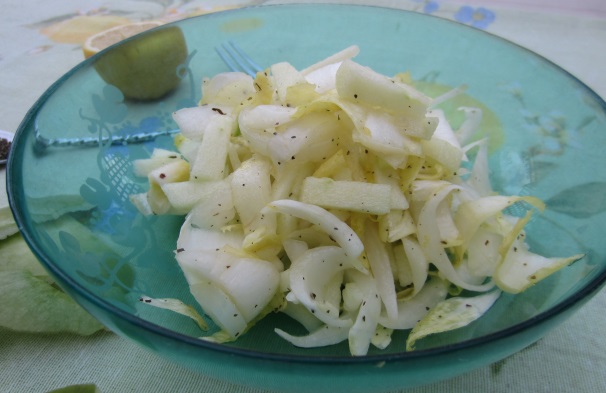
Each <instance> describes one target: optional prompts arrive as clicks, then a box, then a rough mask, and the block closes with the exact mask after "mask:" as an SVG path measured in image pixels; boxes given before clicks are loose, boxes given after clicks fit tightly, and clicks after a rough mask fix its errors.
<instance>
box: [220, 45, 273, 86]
mask: <svg viewBox="0 0 606 393" xmlns="http://www.w3.org/2000/svg"><path fill="white" fill-rule="evenodd" d="M215 51H216V52H217V54H218V55H219V57H220V58H221V60H223V62H224V63H225V64H226V65H227V66H228V67H229V69H231V70H232V71H241V72H245V73H247V74H248V75H250V76H252V77H253V78H254V77H255V75H257V72H259V71H262V70H263V69H262V68H261V66H260V65H258V64H257V63H256V62H255V61H254V60H253V59H252V58H251V57H250V56H248V55H247V54H246V52H244V50H242V48H240V47H239V46H238V45H236V43H235V42H233V41H228V42H227V43H225V44H222V45H221V46H217V47H215Z"/></svg>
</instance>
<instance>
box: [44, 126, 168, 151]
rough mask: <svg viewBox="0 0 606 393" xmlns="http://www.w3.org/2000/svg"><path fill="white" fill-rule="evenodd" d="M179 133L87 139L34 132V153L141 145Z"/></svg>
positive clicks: (157, 132) (154, 133)
mask: <svg viewBox="0 0 606 393" xmlns="http://www.w3.org/2000/svg"><path fill="white" fill-rule="evenodd" d="M177 132H179V130H178V129H175V130H166V131H155V132H141V133H136V134H130V135H124V136H117V137H107V136H106V137H102V138H95V137H87V138H54V139H52V138H46V137H44V136H42V135H40V133H39V132H36V141H35V148H36V151H44V150H46V149H47V148H49V147H95V146H99V144H100V143H101V144H106V143H108V142H111V144H112V145H126V144H130V143H143V142H148V141H152V140H154V139H156V138H158V137H160V136H166V135H172V134H176V133H177Z"/></svg>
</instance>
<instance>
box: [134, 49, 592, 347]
mask: <svg viewBox="0 0 606 393" xmlns="http://www.w3.org/2000/svg"><path fill="white" fill-rule="evenodd" d="M358 51H359V50H358V48H357V47H356V46H352V47H349V48H347V49H345V50H343V51H341V52H338V53H336V54H334V55H332V56H330V57H329V58H327V59H325V60H322V61H320V62H318V63H316V64H314V65H312V66H310V67H309V68H307V69H304V70H297V69H295V68H294V67H293V66H292V65H291V64H289V63H286V62H283V63H277V64H274V65H272V66H270V67H269V68H267V69H266V70H265V71H264V72H260V73H258V74H257V75H256V77H255V78H252V77H250V76H248V75H246V74H243V73H237V72H226V73H221V74H218V75H216V76H214V77H212V78H209V79H205V80H204V81H203V84H202V97H203V98H202V100H201V102H200V105H199V106H197V107H194V108H186V109H181V110H179V111H177V112H175V113H174V120H175V121H176V123H177V125H178V126H179V129H180V133H179V134H178V135H177V136H176V137H175V140H174V142H175V151H168V150H163V149H155V150H154V151H153V152H152V153H151V156H150V157H149V158H146V159H140V160H136V161H135V162H134V167H135V171H136V174H137V175H139V176H145V177H147V178H148V179H149V190H148V191H147V192H145V193H143V194H137V195H132V197H131V200H132V202H133V203H134V204H135V205H136V206H137V207H138V209H139V210H140V211H141V212H142V213H143V214H178V215H184V216H185V220H184V223H183V226H182V228H181V231H180V234H179V238H178V241H177V244H176V247H175V250H176V251H175V257H176V261H177V262H178V264H179V266H180V267H181V269H182V270H183V273H184V275H185V278H186V279H187V282H188V284H189V287H190V291H191V293H192V294H193V296H194V297H195V299H196V300H197V302H199V304H200V306H201V307H202V309H203V310H204V313H205V314H206V315H207V316H208V317H210V318H211V319H212V321H213V322H214V323H215V324H216V325H217V326H219V328H220V331H219V332H217V333H214V334H212V335H210V336H208V337H204V339H206V340H212V341H215V342H226V341H231V340H235V339H237V338H238V337H239V336H241V335H242V334H244V333H245V332H246V331H247V330H248V329H250V328H251V327H252V326H253V325H254V324H255V323H256V322H257V321H258V320H259V319H261V318H263V317H265V316H266V315H268V314H269V313H273V312H283V313H286V314H287V315H289V316H290V317H292V318H294V319H295V320H297V321H298V322H300V323H301V324H302V325H303V326H304V327H305V328H306V329H307V331H308V334H306V335H303V336H298V335H297V336H295V335H292V334H290V333H289V332H287V331H284V330H282V329H280V327H276V328H275V332H276V334H277V336H279V337H281V338H282V339H285V340H287V341H289V342H290V343H292V344H293V345H295V346H299V347H317V346H327V345H332V344H336V343H340V342H342V341H347V342H348V344H349V349H350V352H351V354H352V355H354V356H361V355H365V354H366V353H367V351H368V349H369V348H370V346H371V345H372V346H376V347H378V348H381V349H382V348H385V347H387V346H388V345H390V343H391V340H392V339H391V338H392V333H393V332H394V331H395V330H410V333H409V334H408V338H407V341H406V343H405V344H404V343H394V345H402V346H404V345H406V349H407V350H413V349H414V347H415V343H416V342H417V341H418V340H420V339H422V338H424V337H426V336H428V335H431V334H435V333H440V332H445V331H449V330H452V329H457V328H459V327H462V326H465V325H468V324H469V323H471V322H473V321H475V320H476V319H478V318H479V317H481V316H482V315H483V314H484V313H486V312H487V311H488V310H489V309H490V308H491V306H492V305H493V304H494V303H495V301H496V300H497V299H498V298H499V296H500V295H501V293H502V292H508V293H514V294H515V293H519V292H521V291H524V290H525V289H527V288H528V287H530V286H532V285H533V284H535V283H536V282H538V281H539V280H541V279H543V278H545V277H547V276H548V275H550V274H552V273H554V272H555V271H557V270H559V269H560V268H562V267H564V266H567V265H569V264H570V263H572V262H573V261H575V260H577V259H579V258H581V257H582V255H575V256H571V257H564V258H548V257H543V256H540V255H537V254H535V253H533V252H531V251H530V249H529V247H528V245H527V243H526V239H525V232H524V226H525V224H526V223H527V222H528V220H529V219H530V214H531V213H532V212H533V211H536V210H539V211H540V210H542V209H543V208H544V205H543V203H542V202H541V201H540V200H538V199H537V198H534V197H530V196H505V195H497V194H496V193H495V192H494V191H493V189H492V187H491V184H490V181H489V168H488V141H487V140H486V139H481V138H478V137H477V135H481V131H482V130H479V129H478V124H480V119H481V117H482V109H480V108H469V107H464V108H460V110H461V111H463V113H464V114H465V121H463V123H462V125H461V126H460V127H458V128H457V129H453V127H452V126H451V125H450V124H449V121H448V120H447V118H446V115H445V113H444V112H443V111H442V110H440V109H438V106H439V104H440V103H442V102H444V101H445V100H449V99H452V97H453V96H456V95H457V94H459V93H460V92H461V90H462V89H460V88H459V89H453V90H452V91H450V92H447V93H446V94H444V95H442V96H439V97H436V98H430V97H428V96H426V95H425V94H423V93H421V92H420V91H419V90H417V89H416V88H415V87H413V83H412V82H411V80H410V77H409V75H408V74H406V73H402V74H398V75H396V76H394V77H388V76H384V75H382V74H379V73H377V72H375V71H373V70H372V69H370V68H368V67H366V66H364V65H362V64H359V63H357V62H355V61H354V60H353V59H354V58H355V56H356V55H357V54H358ZM514 204H517V205H521V206H523V207H525V210H524V211H526V212H527V214H526V215H525V216H524V215H521V216H513V215H508V214H506V212H507V211H508V210H507V208H508V207H511V206H512V205H514ZM518 210H519V209H518ZM144 298H145V299H146V303H147V304H151V305H154V304H157V305H161V306H162V307H164V308H171V307H170V305H171V304H177V307H175V311H177V312H182V313H184V310H187V312H185V313H186V315H191V311H192V310H193V309H192V308H187V307H184V305H183V304H181V303H175V302H168V301H165V300H164V301H160V300H154V299H151V298H147V297H144ZM197 320H198V322H199V319H197ZM200 325H201V326H202V324H200Z"/></svg>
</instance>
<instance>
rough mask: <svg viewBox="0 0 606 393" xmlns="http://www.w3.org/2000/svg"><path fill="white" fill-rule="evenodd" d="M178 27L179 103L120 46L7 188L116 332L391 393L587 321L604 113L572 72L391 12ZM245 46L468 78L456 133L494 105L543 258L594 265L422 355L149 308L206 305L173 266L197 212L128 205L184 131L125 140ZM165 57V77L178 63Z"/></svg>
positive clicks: (255, 373)
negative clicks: (152, 93) (466, 115)
mask: <svg viewBox="0 0 606 393" xmlns="http://www.w3.org/2000/svg"><path fill="white" fill-rule="evenodd" d="M174 27H178V28H179V29H181V31H182V33H183V37H184V39H185V43H186V46H187V54H188V56H187V57H186V58H185V59H184V60H183V62H182V63H181V64H180V65H179V66H178V67H176V68H175V69H174V70H172V71H171V73H172V72H173V71H174V73H176V75H178V77H179V81H178V83H177V85H176V87H175V89H174V90H173V91H172V92H170V93H169V94H168V95H166V96H164V97H162V98H160V99H157V100H148V101H136V100H131V99H123V97H122V94H121V92H120V90H119V86H118V87H116V86H111V85H108V84H107V83H106V82H104V80H103V79H101V78H100V77H99V74H98V73H97V71H96V70H95V65H96V64H99V62H101V61H102V59H105V58H107V56H110V55H112V53H113V54H114V55H115V53H114V52H112V51H118V50H120V48H123V45H126V44H120V45H119V46H117V47H112V48H109V49H108V50H106V51H103V52H101V53H99V54H98V55H96V56H94V57H92V58H90V59H88V60H87V61H84V62H83V63H82V64H80V65H78V66H77V67H75V68H74V69H73V70H71V71H70V72H69V73H67V74H66V75H65V76H64V77H63V78H61V79H60V80H59V81H57V82H56V83H55V84H54V85H52V87H51V88H50V89H49V90H48V91H47V92H46V93H45V94H44V95H43V96H42V97H41V98H40V100H39V101H38V102H37V103H36V104H35V105H34V106H33V108H32V109H31V110H30V112H29V113H28V114H27V116H26V118H25V120H24V121H23V123H22V124H21V126H20V127H19V130H18V131H17V133H16V135H15V138H14V142H13V151H12V153H11V156H10V162H9V173H8V192H9V197H10V202H11V206H12V208H13V212H14V215H15V217H16V220H17V222H18V224H19V226H20V228H21V230H22V231H23V234H24V236H25V238H26V240H27V242H28V244H29V245H30V247H31V248H32V250H33V251H34V253H35V254H36V255H37V256H38V258H39V259H40V261H41V262H42V264H43V265H44V266H45V267H46V268H47V269H48V270H49V271H50V273H51V274H52V276H53V277H54V278H55V279H56V280H57V282H58V283H59V284H60V285H61V287H63V288H64V289H65V291H66V292H68V293H69V294H70V295H71V296H73V297H74V298H75V299H76V300H77V301H78V302H79V303H80V304H81V305H82V306H83V307H84V308H85V309H87V310H88V311H89V312H90V313H91V314H92V315H94V316H95V317H96V318H98V319H99V320H100V321H101V322H102V323H103V324H104V325H106V326H107V327H108V328H109V329H111V330H113V331H115V332H116V333H118V334H119V335H121V336H124V337H126V338H128V339H130V340H133V341H135V342H137V343H139V344H141V345H142V346H143V347H145V348H148V349H149V350H151V351H153V352H156V353H157V354H158V355H159V356H162V357H165V358H167V359H170V360H173V361H175V362H178V363H180V364H182V365H184V366H186V367H189V368H192V369H195V370H198V371H199V372H201V373H203V374H206V375H209V376H212V377H214V378H219V379H224V380H229V381H231V382H235V383H239V384H246V385H250V386H257V387H264V388H268V389H277V390H283V391H284V390H286V391H289V392H350V393H352V392H370V391H372V392H379V391H386V390H389V389H398V388H405V387H411V386H418V385H421V384H427V383H431V382H435V381H438V380H442V379H445V378H450V377H453V376H455V375H459V374H461V373H465V372H467V371H470V370H472V369H474V368H477V367H481V366H485V365H487V364H489V363H491V362H495V361H498V360H500V359H503V358H505V357H506V356H509V355H511V354H513V353H515V352H516V351H519V350H521V349H522V348H524V347H526V346H528V345H530V344H532V343H533V342H535V341H537V340H538V339H539V338H541V337H542V336H543V335H544V334H546V333H547V332H548V331H549V330H550V329H552V328H554V327H555V326H557V325H558V324H560V323H561V322H562V321H564V320H565V319H566V318H568V317H570V316H571V315H573V313H574V311H576V310H578V309H579V307H581V306H582V305H583V304H584V303H585V302H586V301H587V300H588V299H590V298H591V297H592V296H593V295H595V294H596V293H597V292H598V291H599V290H600V289H601V287H602V286H603V285H604V282H605V280H606V242H604V240H603V236H604V233H606V220H605V216H604V210H606V204H605V203H604V194H605V193H606V170H604V169H606V155H604V154H603V148H604V146H606V117H605V112H606V103H604V101H603V100H602V99H600V98H599V97H598V96H597V95H596V94H595V93H593V92H592V91H591V90H590V89H589V88H588V87H587V86H585V85H584V84H583V83H581V82H580V81H579V80H577V79H575V78H574V77H573V76H571V75H570V74H568V73H567V72H565V71H563V70H562V69H560V68H559V67H557V66H556V65H554V64H552V63H550V62H549V61H547V60H545V59H543V58H541V57H540V56H537V55H536V54H534V53H532V52H530V51H528V50H525V49H523V48H521V47H518V46H516V45H514V44H511V43H509V42H507V41H505V40H502V39H499V38H497V37H494V36H491V35H490V34H486V33H484V32H482V31H479V30H476V29H473V28H470V27H467V26H463V25H460V24H457V23H454V22H449V21H446V20H443V19H439V18H436V17H432V16H428V15H422V14H417V13H410V12H403V11H396V10H393V9H384V8H376V7H364V6H337V5H284V6H266V7H253V8H247V9H241V10H234V11H227V12H221V13H216V14H209V15H204V16H201V17H196V18H192V19H188V20H183V21H180V22H177V23H175V24H173V25H171V26H170V28H171V29H174ZM160 29H162V28H160ZM156 33H157V31H155V32H154V34H156ZM150 34H151V33H150ZM135 39H138V38H135ZM230 40H233V41H235V42H237V43H238V44H239V45H240V46H241V47H242V48H244V49H245V50H246V51H247V52H249V53H250V54H251V55H252V56H253V57H254V59H255V60H256V61H257V62H258V63H261V64H263V65H270V64H273V63H276V62H279V61H289V62H290V63H292V64H293V65H295V66H296V67H297V68H304V67H306V66H308V65H310V64H312V63H314V62H316V61H318V60H320V59H322V58H324V57H326V56H328V55H330V54H332V53H334V52H337V51H338V50H341V49H343V48H345V47H347V46H349V45H352V44H357V45H359V46H360V48H361V53H360V55H359V56H358V57H357V61H358V62H360V63H362V64H365V65H368V66H370V67H372V68H374V69H376V70H377V71H379V72H381V73H384V74H392V75H393V74H395V73H398V72H401V71H408V72H410V74H411V76H412V77H413V79H415V80H417V81H419V84H420V85H421V86H422V87H423V88H425V89H428V90H433V91H434V93H436V92H440V91H445V90H446V89H448V88H452V87H456V86H459V85H463V84H464V85H466V86H467V92H466V95H465V96H463V97H460V98H458V99H457V100H455V102H454V103H453V104H451V107H446V108H445V110H447V111H448V112H451V113H452V115H453V116H454V118H453V119H454V120H453V122H454V123H455V124H456V123H457V121H460V118H459V120H457V117H456V116H457V114H458V112H457V111H456V107H453V105H455V106H456V105H482V106H483V108H484V109H485V117H484V125H483V128H484V130H485V132H486V133H487V134H490V136H491V158H490V165H491V170H492V175H491V176H492V181H493V183H494V186H495V188H496V189H497V190H498V191H500V192H502V193H506V194H532V195H536V196H538V197H540V198H542V199H543V200H544V201H546V203H547V210H546V212H545V213H544V214H543V215H541V216H537V217H536V218H535V219H534V220H533V221H531V223H530V224H529V227H528V237H529V239H530V245H531V247H532V248H533V250H535V251H536V252H538V253H542V254H544V255H546V256H565V255H573V254H576V253H586V257H585V258H583V259H582V260H580V261H578V262H577V263H575V264H573V265H572V266H570V267H567V268H565V269H564V270H562V271H560V272H559V273H557V274H555V275H554V276H552V277H550V278H548V279H546V280H544V281H542V282H541V283H539V284H538V285H536V286H534V287H532V288H531V289H529V290H528V291H526V292H525V293H523V294H521V295H518V296H505V295H504V296H502V297H501V298H500V299H499V300H498V302H497V303H496V305H495V306H494V307H493V308H492V309H491V310H490V311H489V312H488V313H487V314H486V315H485V316H484V317H483V318H481V319H480V320H478V321H476V322H474V323H472V324H471V325H469V326H467V327H465V328H461V329H459V330H456V331H453V332H451V333H448V334H439V335H435V336H432V337H429V338H427V339H424V340H422V341H421V342H419V343H418V344H417V347H418V350H416V351H414V352H405V351H404V342H405V336H406V334H405V333H406V332H403V333H400V334H396V335H395V336H394V340H393V342H392V344H391V345H390V346H389V347H388V348H387V349H385V350H383V351H380V350H377V349H371V351H370V352H369V354H368V355H367V356H364V357H356V358H353V357H350V356H349V353H348V348H347V344H346V343H344V344H343V345H336V346H331V347H327V348H318V349H298V348H294V347H292V346H291V345H290V344H288V343H287V342H285V341H284V340H281V339H279V338H278V337H277V336H276V335H275V333H274V332H273V328H274V327H275V326H280V327H282V328H283V329H285V330H287V331H291V332H296V331H297V326H294V323H293V322H291V321H290V320H289V319H288V318H287V317H285V316H282V315H272V316H269V317H268V318H266V319H265V320H264V321H262V322H261V323H259V324H258V325H256V326H255V327H254V328H253V329H252V330H251V331H250V332H248V333H247V334H246V335H244V336H243V337H241V338H240V339H239V340H237V341H236V342H234V343H230V344H214V343H210V342H206V341H202V340H199V339H198V336H200V335H201V332H200V331H199V330H198V328H197V326H196V325H195V324H194V323H193V322H192V321H191V320H190V319H188V318H186V317H182V316H180V315H178V314H174V313H171V312H169V311H166V310H161V309H157V308H153V307H148V306H145V305H142V304H140V303H139V302H138V298H139V296H140V295H147V296H151V297H158V298H165V297H170V298H179V299H182V300H183V301H185V302H186V303H189V304H195V301H194V299H193V298H192V296H191V295H190V294H189V290H188V286H187V284H186V282H185V279H184V277H183V275H182V273H181V271H180V269H179V268H178V266H177V264H176V263H175V261H174V256H173V249H174V247H175V241H176V238H177V234H178V230H179V228H180V225H181V222H182V220H183V218H182V217H175V216H170V217H164V216H158V217H144V216H142V215H140V214H138V213H137V211H136V210H135V208H134V207H133V206H132V205H131V204H130V202H129V200H128V196H129V195H130V194H133V193H136V192H142V191H143V190H145V189H146V183H145V181H144V179H138V178H135V177H134V176H133V174H132V160H133V159H136V158H142V157H146V156H147V155H148V154H149V152H150V151H151V149H152V148H154V147H163V148H171V147H172V138H171V137H170V135H161V136H158V137H157V138H155V139H154V140H152V141H147V142H140V143H126V142H125V143H121V142H120V141H123V140H124V138H128V137H129V136H130V137H131V138H135V137H136V136H137V135H139V134H141V133H160V134H162V133H163V132H165V131H168V130H172V129H174V128H175V124H174V123H173V121H172V119H171V113H172V112H173V111H175V110H176V109H178V108H182V107H185V106H193V105H195V104H196V103H197V102H198V100H199V99H200V94H201V90H200V85H201V80H202V78H203V77H204V76H212V75H214V74H216V73H218V72H222V71H226V70H227V69H226V66H225V65H224V64H223V63H222V61H221V60H220V58H219V57H218V56H217V55H216V53H215V52H214V48H215V46H217V45H220V44H222V43H225V42H227V41H230ZM152 58H153V56H152ZM161 59H162V56H160V57H159V58H158V60H157V61H158V67H166V65H165V64H164V63H162V62H161V61H162V60H161ZM173 67H174V65H173ZM172 76H174V74H172V75H171V77H172ZM458 115H459V116H460V114H458ZM133 135H134V136H133ZM71 138H89V139H91V140H92V142H90V144H91V145H92V146H91V147H88V146H71V147H66V146H63V144H64V142H65V139H67V140H69V139H71ZM62 141H63V142H62ZM109 141H111V142H114V143H109ZM100 142H101V143H100ZM291 325H292V326H291ZM213 329H216V328H215V327H213ZM212 332H213V330H212V329H211V332H210V333H212Z"/></svg>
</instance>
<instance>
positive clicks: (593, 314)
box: [0, 0, 606, 393]
mask: <svg viewBox="0 0 606 393" xmlns="http://www.w3.org/2000/svg"><path fill="white" fill-rule="evenodd" d="M333 2H338V1H333ZM350 2H351V3H368V1H367V2H361V1H350ZM254 3H263V2H259V1H256V2H254ZM266 3H276V2H275V1H268V2H266ZM246 4H250V2H244V1H222V2H220V1H184V0H182V1H177V0H173V1H171V0H138V1H137V0H128V1H118V0H114V1H111V0H110V1H102V0H62V1H61V2H56V1H53V2H51V1H46V0H20V1H16V0H5V1H3V2H2V4H0V11H1V12H0V92H1V94H0V129H4V130H12V131H14V130H15V129H16V128H17V127H18V125H19V122H20V121H21V119H22V118H23V117H24V115H25V113H26V111H27V110H28V109H29V107H30V106H31V105H32V104H33V103H34V101H35V100H36V99H37V98H38V97H39V96H40V95H41V94H42V93H43V92H44V91H45V90H46V89H47V88H48V87H49V85H50V84H51V83H52V82H53V81H54V80H56V79H57V78H59V77H60V76H61V75H62V74H64V73H65V72H66V71H68V70H69V69H70V68H71V67H73V66H75V65H76V64H77V63H78V62H80V61H81V60H82V59H83V57H82V52H81V50H80V44H81V43H82V42H83V40H84V39H85V38H86V37H87V36H88V35H90V34H92V33H94V32H96V31H99V30H101V29H104V28H106V27H108V26H111V25H112V24H116V23H124V21H136V20H142V19H160V20H165V21H169V20H174V19H178V18H183V17H187V16H190V15H194V14H199V13H204V12H211V11H217V10H219V9H221V8H230V7H235V6H239V5H246ZM372 4H374V5H381V6H388V7H394V8H403V9H409V10H415V11H418V12H427V13H432V14H435V15H437V16H440V17H444V18H448V19H453V20H457V21H459V22H461V23H467V24H472V25H474V26H475V27H477V28H481V29H485V30H487V31H489V32H491V33H493V34H496V35H499V36H502V37H504V38H507V39H509V40H511V41H514V42H516V43H518V44H520V45H522V46H525V47H527V48H529V49H531V50H534V51H535V52H537V53H539V54H541V55H543V56H544V57H546V58H548V59H550V60H552V61H554V62H555V63H557V64H559V65H560V66H562V67H563V68H565V69H566V70H568V71H570V72H571V73H572V74H574V75H576V76H577V77H578V78H580V79H581V80H582V81H584V82H585V83H586V84H588V85H589V86H590V87H591V88H593V89H594V90H595V91H596V92H597V93H598V94H599V95H601V96H602V97H606V72H605V70H606V2H603V1H602V0H577V1H575V2H569V1H566V0H553V1H550V0H534V1H531V0H529V1H521V0H520V1H515V0H510V1H508V0H500V1H488V0H485V1H471V0H470V1H455V0H451V1H439V0H435V1H433V0H426V1H423V0H400V1H398V0H383V1H375V2H372ZM0 257H1V256H0ZM0 307H3V305H0ZM604 310H606V291H602V292H601V293H600V294H598V296H596V297H595V298H594V299H593V300H592V301H590V302H589V303H588V304H587V305H586V306H585V307H584V308H583V309H582V310H581V311H580V312H578V313H577V314H575V315H574V317H573V318H571V319H570V320H568V321H567V322H565V323H564V324H563V325H561V326H560V327H558V328H556V329H555V330H554V331H553V332H551V333H550V334H548V335H547V336H546V337H545V338H544V339H542V340H540V341H539V342H538V343H537V344H536V345H533V346H531V347H530V348H527V349H526V350H524V351H522V352H520V353H518V354H516V355H513V356H511V357H509V358H507V359H505V360H504V361H502V362H499V363H497V364H494V365H491V366H488V367H484V368H482V369H479V370H476V371H473V372H471V373H469V374H467V375H463V376H460V377H457V378H455V379H452V380H449V381H445V382H441V383H437V384H434V385H429V386H425V387H421V388H416V389H413V390H412V392H419V393H420V392H424V393H429V392H495V393H497V392H503V393H505V392H507V393H515V392H536V393H541V392H545V393H546V392H591V393H603V392H606V339H605V334H604V326H606V312H604ZM0 381H1V382H0V392H6V393H8V392H11V393H13V392H14V393H22V392H46V391H48V390H51V389H55V388H58V387H61V386H65V385H69V384H77V383H95V384H96V385H97V386H98V387H99V388H100V389H101V391H102V392H104V393H107V392H149V393H154V392H209V393H210V392H213V393H220V392H241V393H262V391H261V390H258V389H254V388H249V387H245V386H235V385H232V384H230V383H226V382H223V381H218V380H214V379H210V378H207V377H205V376H202V375H199V374H196V373H194V372H191V371H189V370H186V369H184V368H182V367H180V366H177V365H174V364H172V363H168V362H167V361H165V360H163V359H161V358H159V357H157V356H156V355H154V354H151V353H149V352H147V351H145V350H143V349H141V348H139V347H137V346H136V345H135V344H133V343H131V342H127V341H125V340H124V339H122V338H120V337H118V336H116V335H114V334H113V333H109V332H100V333H97V334H94V335H92V336H89V337H81V336H76V335H69V334H59V335H41V334H26V333H19V332H12V331H8V330H2V329H0Z"/></svg>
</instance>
